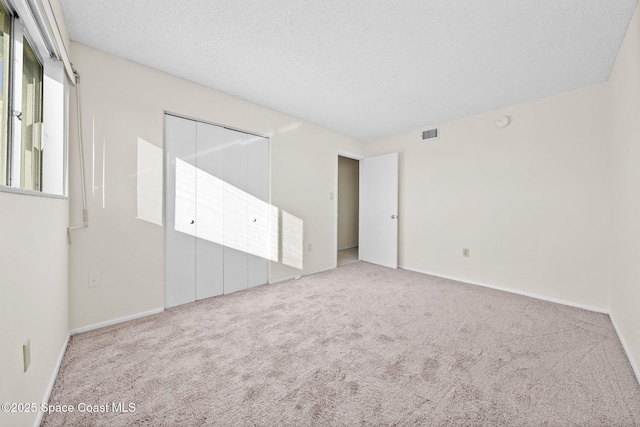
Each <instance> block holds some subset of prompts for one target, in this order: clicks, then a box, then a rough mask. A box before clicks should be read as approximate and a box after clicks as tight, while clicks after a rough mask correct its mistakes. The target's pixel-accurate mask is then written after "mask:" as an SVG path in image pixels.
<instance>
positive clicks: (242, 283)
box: [223, 129, 249, 294]
mask: <svg viewBox="0 0 640 427" xmlns="http://www.w3.org/2000/svg"><path fill="white" fill-rule="evenodd" d="M223 159H224V170H223V180H224V183H223V206H224V215H223V223H224V226H223V235H224V246H225V247H224V293H225V294H228V293H231V292H235V291H239V290H242V289H246V288H247V231H248V221H249V218H248V212H247V199H248V194H247V171H248V169H247V134H245V133H242V132H237V131H234V130H229V129H225V148H224V150H223Z"/></svg>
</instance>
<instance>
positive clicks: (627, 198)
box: [609, 10, 640, 379]
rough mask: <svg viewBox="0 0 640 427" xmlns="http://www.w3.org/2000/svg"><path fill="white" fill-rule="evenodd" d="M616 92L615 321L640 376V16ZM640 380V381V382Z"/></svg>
mask: <svg viewBox="0 0 640 427" xmlns="http://www.w3.org/2000/svg"><path fill="white" fill-rule="evenodd" d="M609 83H610V86H611V91H612V104H613V108H612V123H613V131H612V156H611V159H612V172H613V175H612V176H613V180H612V193H611V194H612V196H611V201H612V212H613V269H612V282H613V283H612V286H611V317H612V319H613V320H614V323H615V324H616V327H617V328H618V332H619V334H620V336H621V338H622V341H623V342H624V344H625V347H626V350H627V353H628V355H629V357H630V359H631V361H632V363H633V364H634V365H635V369H636V375H638V374H640V371H639V370H638V368H640V332H639V327H640V307H639V304H640V262H639V260H640V128H639V127H638V124H639V120H638V118H640V12H639V10H636V13H635V15H634V17H633V20H632V21H631V24H630V26H629V30H628V32H627V35H626V38H625V41H624V43H623V45H622V47H621V49H620V53H619V54H618V58H617V60H616V63H615V66H614V69H613V72H612V74H611V77H610V79H609ZM639 379H640V378H639Z"/></svg>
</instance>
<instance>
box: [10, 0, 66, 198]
mask: <svg viewBox="0 0 640 427" xmlns="http://www.w3.org/2000/svg"><path fill="white" fill-rule="evenodd" d="M38 4H42V3H40V2H35V1H31V0H0V38H1V40H0V74H1V75H0V84H1V86H0V191H16V190H17V191H20V192H25V191H26V192H42V193H47V194H53V195H64V194H65V192H66V182H65V179H66V170H65V167H66V160H65V159H66V144H65V138H66V127H65V118H66V117H65V116H66V96H67V93H68V91H67V88H68V86H67V83H68V82H67V80H66V78H65V74H64V70H65V68H64V65H63V64H62V62H60V61H59V60H58V59H57V58H58V54H57V52H56V50H55V49H54V48H53V47H52V46H53V44H54V43H52V41H51V40H52V39H51V35H50V34H49V33H46V30H43V28H46V25H43V23H42V21H41V19H42V16H43V12H42V10H40V9H38Z"/></svg>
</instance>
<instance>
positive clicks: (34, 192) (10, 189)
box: [0, 185, 69, 200]
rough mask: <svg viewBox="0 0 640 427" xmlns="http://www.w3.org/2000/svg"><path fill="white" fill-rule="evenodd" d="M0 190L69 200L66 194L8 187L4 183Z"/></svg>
mask: <svg viewBox="0 0 640 427" xmlns="http://www.w3.org/2000/svg"><path fill="white" fill-rule="evenodd" d="M0 192H2V193H13V194H22V195H25V196H34V197H46V198H49V199H61V200H69V197H68V196H63V195H60V194H50V193H43V192H41V191H33V190H25V189H24V188H16V187H8V186H6V185H0Z"/></svg>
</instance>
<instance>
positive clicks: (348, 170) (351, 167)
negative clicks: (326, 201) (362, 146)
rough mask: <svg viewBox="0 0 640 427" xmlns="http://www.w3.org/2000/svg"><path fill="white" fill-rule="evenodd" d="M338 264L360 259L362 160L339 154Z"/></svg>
mask: <svg viewBox="0 0 640 427" xmlns="http://www.w3.org/2000/svg"><path fill="white" fill-rule="evenodd" d="M337 205H338V209H337V211H338V218H337V222H338V239H337V265H338V267H339V266H341V265H346V264H350V263H352V262H356V261H358V260H359V259H360V258H359V254H358V240H359V223H360V161H359V160H356V159H352V158H349V157H345V156H340V155H339V156H338V202H337Z"/></svg>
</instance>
